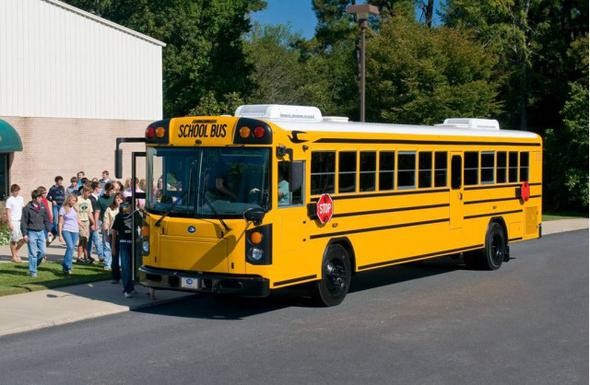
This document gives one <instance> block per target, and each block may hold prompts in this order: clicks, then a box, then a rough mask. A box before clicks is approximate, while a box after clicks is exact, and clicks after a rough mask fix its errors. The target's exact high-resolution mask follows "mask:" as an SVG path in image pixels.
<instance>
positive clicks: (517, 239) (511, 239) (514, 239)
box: [508, 237, 522, 242]
mask: <svg viewBox="0 0 590 385" xmlns="http://www.w3.org/2000/svg"><path fill="white" fill-rule="evenodd" d="M521 239H522V237H518V238H510V239H509V240H508V241H509V242H512V241H520V240H521Z"/></svg>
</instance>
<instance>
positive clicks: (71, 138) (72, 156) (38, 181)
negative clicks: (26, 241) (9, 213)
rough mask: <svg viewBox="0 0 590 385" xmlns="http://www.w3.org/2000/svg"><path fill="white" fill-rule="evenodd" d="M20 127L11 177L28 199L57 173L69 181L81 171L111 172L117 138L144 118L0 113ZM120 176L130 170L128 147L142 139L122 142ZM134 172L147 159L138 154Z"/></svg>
mask: <svg viewBox="0 0 590 385" xmlns="http://www.w3.org/2000/svg"><path fill="white" fill-rule="evenodd" d="M1 118H2V119H4V120H6V121H7V122H8V123H10V124H11V125H12V126H13V127H14V128H15V129H16V130H17V131H18V133H19V135H20V137H21V140H22V142H23V151H22V152H16V153H14V157H13V161H12V164H11V167H10V183H11V184H12V183H17V184H19V185H20V186H21V189H22V191H21V195H23V196H24V198H25V200H26V201H28V200H29V199H30V192H31V191H32V190H33V189H34V188H36V187H38V186H45V187H47V188H48V189H49V187H50V186H51V185H53V183H54V178H55V176H56V175H61V176H63V178H64V185H67V184H69V180H70V178H71V177H72V176H74V175H76V173H77V172H78V171H81V170H82V171H84V172H85V173H86V177H88V178H92V177H97V178H99V179H100V177H101V173H102V170H109V172H110V174H111V178H114V176H115V175H114V174H115V172H114V152H115V138H117V137H121V136H126V137H137V136H143V135H144V131H145V127H146V126H147V125H148V124H149V123H150V122H148V121H137V120H135V121H129V120H107V119H105V120H102V119H61V118H20V117H1ZM121 148H122V149H123V153H124V157H123V180H122V182H124V180H125V178H127V177H130V176H131V155H130V153H131V151H145V149H144V147H143V146H142V144H135V143H132V144H123V145H122V147H121ZM138 163H139V164H138V177H139V178H142V177H144V175H145V165H144V164H143V162H139V160H138Z"/></svg>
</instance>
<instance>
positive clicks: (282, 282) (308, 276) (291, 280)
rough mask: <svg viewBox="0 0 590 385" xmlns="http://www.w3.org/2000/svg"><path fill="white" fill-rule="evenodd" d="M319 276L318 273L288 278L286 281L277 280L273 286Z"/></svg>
mask: <svg viewBox="0 0 590 385" xmlns="http://www.w3.org/2000/svg"><path fill="white" fill-rule="evenodd" d="M317 277H318V276H317V275H316V274H314V275H306V276H305V277H300V278H293V279H287V280H286V281H279V282H275V283H273V284H272V285H273V286H282V285H286V284H289V283H295V282H301V281H307V280H308V279H314V278H317Z"/></svg>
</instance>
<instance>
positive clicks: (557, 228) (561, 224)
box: [543, 218, 588, 235]
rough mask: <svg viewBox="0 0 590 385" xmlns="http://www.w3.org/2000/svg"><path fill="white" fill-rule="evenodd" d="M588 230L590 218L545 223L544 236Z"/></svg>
mask: <svg viewBox="0 0 590 385" xmlns="http://www.w3.org/2000/svg"><path fill="white" fill-rule="evenodd" d="M587 228H588V218H571V219H559V220H556V221H548V222H543V235H549V234H554V233H564V232H566V231H574V230H582V229H587Z"/></svg>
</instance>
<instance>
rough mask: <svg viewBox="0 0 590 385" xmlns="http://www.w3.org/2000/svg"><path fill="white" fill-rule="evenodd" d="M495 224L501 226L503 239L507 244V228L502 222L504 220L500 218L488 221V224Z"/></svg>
mask: <svg viewBox="0 0 590 385" xmlns="http://www.w3.org/2000/svg"><path fill="white" fill-rule="evenodd" d="M492 222H495V223H497V224H499V225H500V226H502V230H503V231H504V238H505V239H506V242H508V227H507V226H506V222H504V218H502V217H493V218H492V219H491V220H490V223H492Z"/></svg>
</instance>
